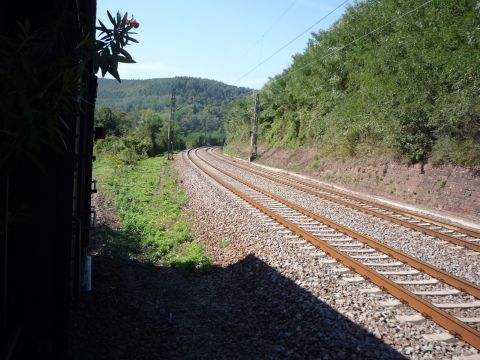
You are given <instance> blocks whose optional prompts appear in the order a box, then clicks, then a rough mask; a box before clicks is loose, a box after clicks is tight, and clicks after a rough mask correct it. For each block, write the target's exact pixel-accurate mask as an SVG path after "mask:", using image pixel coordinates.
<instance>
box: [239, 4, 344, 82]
mask: <svg viewBox="0 0 480 360" xmlns="http://www.w3.org/2000/svg"><path fill="white" fill-rule="evenodd" d="M350 1H351V0H345V1H343V2H342V3H341V4H340V5H338V6H337V7H336V8H335V9H333V10H332V11H330V12H329V13H328V14H327V15H325V16H323V17H322V18H321V19H320V20H318V21H317V22H315V24H313V25H311V26H310V27H309V28H307V29H305V30H304V31H302V32H301V33H300V34H298V35H297V36H296V37H295V38H293V39H292V40H290V41H289V42H287V43H286V44H285V45H283V46H282V47H281V48H280V49H278V50H277V51H275V52H274V53H273V54H271V55H270V56H268V57H267V58H266V59H264V60H262V61H261V62H260V63H258V64H257V65H255V66H254V67H253V68H251V69H250V70H249V71H247V72H246V73H245V74H243V75H242V76H240V77H239V78H238V79H237V80H236V81H235V83H238V82H239V81H240V80H242V79H243V78H245V77H246V76H248V75H250V74H251V73H252V72H253V71H254V70H256V69H258V68H259V67H260V66H262V65H263V64H265V63H266V62H267V61H268V60H270V59H271V58H273V57H274V56H275V55H277V54H278V53H279V52H280V51H282V50H283V49H285V48H286V47H287V46H288V45H290V44H291V43H293V42H294V41H296V40H297V39H298V38H300V37H301V36H303V35H304V34H305V33H307V32H308V31H310V30H311V29H312V28H314V27H315V26H317V25H318V24H319V23H320V22H322V21H323V20H325V19H326V18H327V17H328V16H330V15H331V14H333V13H334V12H335V11H337V10H338V9H339V8H341V7H342V6H343V5H345V4H346V3H348V2H350Z"/></svg>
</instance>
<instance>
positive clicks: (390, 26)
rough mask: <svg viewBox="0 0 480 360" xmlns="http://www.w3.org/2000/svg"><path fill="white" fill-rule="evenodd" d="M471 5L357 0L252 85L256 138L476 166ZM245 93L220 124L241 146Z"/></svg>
mask: <svg viewBox="0 0 480 360" xmlns="http://www.w3.org/2000/svg"><path fill="white" fill-rule="evenodd" d="M479 64H480V2H478V1H477V0H455V1H442V0H432V1H427V2H425V1H423V0H422V1H410V0H408V1H407V0H366V1H358V2H356V3H355V4H354V5H352V6H350V7H348V9H347V10H346V12H345V14H344V15H343V16H342V18H340V19H339V20H338V21H336V22H335V23H334V24H333V25H332V26H331V27H330V29H328V30H327V31H320V32H318V33H312V35H311V38H310V40H309V42H308V44H307V45H306V48H305V50H304V52H303V53H302V54H296V55H294V56H293V62H292V65H291V66H290V67H288V68H287V69H285V70H284V71H283V73H281V74H279V75H277V76H276V77H274V78H272V79H270V81H269V82H268V83H267V84H266V85H265V86H264V87H263V88H262V89H261V91H260V99H261V111H260V116H259V122H260V124H259V136H260V141H262V142H264V143H266V144H268V145H269V146H292V147H297V146H302V145H307V146H314V147H316V148H318V151H319V153H321V154H323V155H329V156H333V157H337V158H341V157H351V156H360V155H364V154H367V155H368V154H369V155H375V154H380V153H382V154H389V156H391V157H392V158H396V159H401V160H405V161H409V162H412V163H415V162H427V161H429V162H432V163H434V164H435V163H436V164H439V163H445V162H448V163H454V164H461V165H480V67H479ZM252 102H253V97H251V96H250V97H244V98H241V99H238V100H236V101H235V102H234V103H233V104H232V106H231V107H230V109H229V111H228V114H227V116H226V119H225V130H226V132H227V143H228V144H229V145H230V146H233V145H242V144H245V143H246V142H247V141H248V137H249V130H250V125H249V124H250V114H251V109H252V107H253V105H252Z"/></svg>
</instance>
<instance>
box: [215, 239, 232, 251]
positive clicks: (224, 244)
mask: <svg viewBox="0 0 480 360" xmlns="http://www.w3.org/2000/svg"><path fill="white" fill-rule="evenodd" d="M228 245H230V243H229V242H228V240H223V241H220V242H219V243H218V247H219V248H220V249H225V248H226V247H228Z"/></svg>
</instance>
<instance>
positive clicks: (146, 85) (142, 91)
mask: <svg viewBox="0 0 480 360" xmlns="http://www.w3.org/2000/svg"><path fill="white" fill-rule="evenodd" d="M172 89H175V92H176V107H177V108H178V110H177V113H176V120H177V121H178V123H179V124H180V126H181V128H182V130H183V132H184V133H185V135H188V134H191V133H193V132H198V131H202V130H203V129H204V125H206V127H207V130H208V131H218V130H223V118H224V114H225V109H226V108H227V106H228V105H229V104H230V103H231V101H232V100H234V99H236V98H238V97H242V96H245V95H248V94H250V93H252V92H253V90H252V89H248V88H243V87H236V86H232V85H227V84H224V83H222V82H219V81H215V80H209V79H200V78H193V77H174V78H161V79H147V80H122V82H121V83H118V82H117V81H116V80H113V79H99V81H98V96H97V102H96V107H97V108H101V107H109V108H111V109H112V110H115V111H125V112H136V111H139V110H142V109H151V110H154V111H157V112H160V113H164V114H169V112H170V101H171V94H172Z"/></svg>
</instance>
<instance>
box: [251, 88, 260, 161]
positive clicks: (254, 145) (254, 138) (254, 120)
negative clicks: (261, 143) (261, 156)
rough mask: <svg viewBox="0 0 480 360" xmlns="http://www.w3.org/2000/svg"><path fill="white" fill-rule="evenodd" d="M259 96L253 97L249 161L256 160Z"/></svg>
mask: <svg viewBox="0 0 480 360" xmlns="http://www.w3.org/2000/svg"><path fill="white" fill-rule="evenodd" d="M259 102H260V101H259V96H258V92H257V94H256V96H255V107H254V109H253V116H252V131H251V138H250V145H251V146H250V161H253V160H255V159H256V158H257V137H258V108H259Z"/></svg>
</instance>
